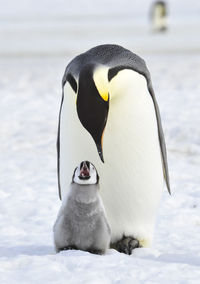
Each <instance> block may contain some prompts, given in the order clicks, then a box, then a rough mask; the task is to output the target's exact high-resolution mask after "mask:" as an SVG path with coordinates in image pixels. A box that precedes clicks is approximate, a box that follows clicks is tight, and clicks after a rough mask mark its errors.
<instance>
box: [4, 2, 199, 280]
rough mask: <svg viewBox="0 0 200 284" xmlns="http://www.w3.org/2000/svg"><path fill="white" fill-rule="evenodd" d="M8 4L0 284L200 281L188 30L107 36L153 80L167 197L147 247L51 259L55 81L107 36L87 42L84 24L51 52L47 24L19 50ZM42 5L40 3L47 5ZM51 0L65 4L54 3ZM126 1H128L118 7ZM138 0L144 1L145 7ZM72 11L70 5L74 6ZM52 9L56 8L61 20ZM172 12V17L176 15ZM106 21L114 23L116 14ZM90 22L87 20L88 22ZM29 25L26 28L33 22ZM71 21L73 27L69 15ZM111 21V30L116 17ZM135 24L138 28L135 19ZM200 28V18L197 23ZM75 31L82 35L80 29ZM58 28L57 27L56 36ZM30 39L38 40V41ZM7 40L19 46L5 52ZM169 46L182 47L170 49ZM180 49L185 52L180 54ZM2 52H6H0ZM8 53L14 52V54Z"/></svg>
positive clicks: (194, 68) (195, 101) (194, 95)
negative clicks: (136, 57) (71, 62)
mask: <svg viewBox="0 0 200 284" xmlns="http://www.w3.org/2000/svg"><path fill="white" fill-rule="evenodd" d="M3 2H4V3H3ZM9 2H10V3H11V4H13V3H14V1H3V0H0V3H1V4H2V3H3V4H5V6H3V7H4V10H5V11H4V12H5V13H4V15H6V16H5V17H3V16H4V15H3V14H2V9H1V11H0V18H1V19H4V20H5V19H6V20H5V21H2V23H3V24H4V25H5V27H3V26H2V25H1V27H0V35H1V45H0V65H1V68H0V121H1V124H0V133H1V135H0V173H1V179H0V283H1V284H18V283H20V284H29V283H34V284H40V283H59V284H62V283H69V284H71V283H75V284H77V283H89V284H90V283H91V284H96V283H97V284H98V283H99V284H100V283H101V284H102V283H103V284H104V283H105V284H107V283H109V284H111V283H112V284H127V283H153V284H155V283H159V284H160V283H162V284H168V283H181V284H182V283H185V284H186V283H189V284H190V283H192V284H193V283H199V279H200V171H199V168H200V127H199V125H200V100H199V95H200V78H199V76H200V75H199V74H200V53H199V52H198V49H199V47H200V41H199V37H197V36H196V34H195V32H194V30H193V35H192V34H190V31H188V30H187V29H186V31H187V35H190V37H189V38H190V39H191V38H192V39H193V40H194V41H193V42H192V43H191V42H190V43H188V37H185V36H184V34H183V31H184V28H183V26H182V24H180V23H183V22H181V21H182V20H181V21H178V19H180V17H177V18H176V19H177V21H174V22H173V24H174V25H175V23H178V25H177V26H179V27H180V29H179V30H176V32H177V38H176V36H175V34H174V35H173V31H171V32H170V31H169V33H167V34H166V35H152V34H151V35H150V34H149V35H147V33H148V31H147V30H146V31H145V30H144V27H141V26H140V27H141V30H142V29H143V32H144V33H143V35H142V36H141V35H138V34H137V30H136V29H135V30H133V33H131V29H130V28H129V31H127V32H126V33H124V32H123V29H122V28H121V30H118V33H115V34H113V30H112V36H113V37H112V42H115V43H119V44H122V45H124V46H125V47H128V48H131V49H132V51H137V52H138V53H139V54H140V55H142V57H143V58H144V59H145V60H146V62H147V64H148V67H149V69H150V71H151V74H152V80H153V85H154V88H155V92H156V96H157V100H158V103H159V106H160V110H161V115H162V120H163V128H164V132H165V135H166V143H167V148H168V157H169V170H170V177H171V188H172V196H169V195H168V193H167V190H166V189H165V190H164V191H163V198H162V201H161V204H160V210H159V212H158V219H157V225H156V229H155V240H154V244H153V247H152V248H151V249H136V250H135V251H134V253H133V254H132V255H131V256H127V255H124V254H120V253H118V252H116V251H114V250H109V251H108V252H107V254H106V255H104V256H96V255H91V254H89V253H87V252H81V251H66V252H62V253H60V254H55V252H54V248H53V239H52V227H53V223H54V221H55V219H56V215H57V212H58V209H59V207H60V201H59V199H58V194H57V176H56V135H57V123H58V111H59V105H60V99H61V78H62V75H63V72H64V69H65V66H66V64H67V63H68V61H69V60H70V59H71V58H72V56H74V55H75V54H76V52H77V51H78V50H79V49H80V50H81V51H84V49H85V48H86V47H91V46H92V45H94V44H97V43H99V41H106V42H109V41H108V40H109V36H108V32H109V29H108V31H107V33H105V38H103V37H102V32H101V31H99V32H98V36H99V38H98V39H96V37H95V36H94V34H93V36H92V38H90V37H89V36H88V38H85V37H84V35H85V34H86V31H87V29H88V27H89V25H88V24H87V23H86V26H87V28H86V30H85V34H84V33H83V35H81V34H76V36H74V34H73V37H70V40H68V42H67V43H66V42H65V40H63V41H60V39H61V38H62V36H60V35H59V34H58V35H57V36H58V37H59V41H58V42H57V44H58V47H56V46H57V45H56V41H55V42H54V43H55V44H54V46H53V47H52V46H51V45H49V44H50V43H51V42H52V41H54V39H53V33H52V32H50V33H49V35H48V36H47V34H46V32H47V30H46V26H45V33H44V35H45V37H46V38H47V39H49V41H48V42H43V41H42V38H43V35H41V33H38V34H37V33H35V34H34V33H33V34H32V36H30V35H29V37H28V38H26V42H25V43H22V41H21V38H20V37H19V39H20V40H19V41H18V40H17V35H15V37H14V38H13V37H12V34H11V33H9V32H8V29H9V28H10V30H12V27H13V25H14V26H15V24H16V22H17V20H16V19H15V22H14V24H13V22H9V17H11V16H12V9H11V8H12V7H13V6H12V5H11V4H10V6H9V5H8V3H9ZM19 2H20V3H22V2H23V3H27V2H28V3H29V4H30V3H32V6H31V7H32V9H31V11H33V13H35V12H37V11H41V10H42V9H43V10H42V11H43V12H44V10H45V8H44V5H43V6H41V7H42V8H41V10H40V9H39V7H36V6H34V4H33V3H35V2H34V1H31V0H29V1H22V0H20V1H19ZM40 2H41V3H43V4H44V3H46V4H48V3H47V2H48V1H44V0H43V1H40ZM58 2H59V3H61V2H62V3H63V1H62V0H60V1H58ZM89 2H90V1H86V3H89ZM91 2H93V1H91ZM112 2H113V1H112ZM127 2H128V0H126V1H125V2H124V3H127ZM129 2H130V1H129ZM136 2H138V1H136ZM139 2H141V3H148V4H149V3H150V1H145V0H142V1H139ZM139 2H138V3H139ZM168 2H170V3H175V4H172V8H173V7H174V8H177V7H178V4H177V3H178V2H179V3H180V1H177V0H176V1H168ZM50 3H52V1H50ZM79 3H80V2H79ZM95 3H96V5H97V4H98V3H99V2H98V1H97V0H96V1H95ZM182 3H185V4H184V5H185V6H184V5H183V8H182V10H181V11H182V12H181V13H182V14H181V16H182V18H184V17H183V16H184V15H186V14H184V13H185V12H186V11H187V9H186V8H187V5H186V3H187V1H182ZM190 3H191V5H189V6H188V7H189V8H188V11H193V12H194V11H196V13H198V12H199V11H200V10H199V4H198V3H197V1H196V4H197V7H196V9H194V7H193V10H192V8H191V7H192V3H195V1H193V0H192V1H190ZM6 5H7V6H6ZM41 5H42V4H41ZM88 5H89V4H88ZM173 5H174V6H173ZM11 6H12V7H11ZM15 6H16V7H15V9H16V10H17V12H19V11H21V12H23V13H24V14H23V17H24V15H25V14H26V13H27V11H28V8H27V7H26V5H25V8H26V9H25V8H24V10H23V9H22V10H20V8H19V7H17V5H15ZM34 7H35V10H34V9H33V8H34ZM73 7H75V4H72V8H73ZM109 7H110V6H109ZM114 7H115V6H114ZM36 8H37V9H36ZM50 8H51V5H50ZM172 8H171V9H172ZM6 9H7V10H6ZM73 9H75V8H73ZM81 9H83V7H82V6H81V7H79V14H80V12H81ZM88 9H89V8H88ZM92 9H93V10H94V9H95V8H94V6H92V7H90V9H89V10H88V13H89V14H90V16H91V14H92V12H93V10H92ZM101 9H102V10H101ZM120 9H122V6H121V7H118V10H117V8H116V7H115V9H114V12H115V13H114V14H117V12H119V11H120ZM145 9H146V10H147V8H145ZM36 10H37V11H36ZM52 10H53V8H52ZM97 10H98V12H99V11H100V12H102V11H105V7H104V8H102V7H101V8H100V6H98V9H97ZM60 11H62V9H60V10H59V13H60ZM73 11H74V10H73ZM106 11H107V10H106ZM141 11H142V9H139V13H142V12H141ZM29 12H30V11H29ZM56 12H57V13H58V11H56ZM76 12H77V11H76ZM100 12H99V13H100ZM172 12H173V9H172ZM69 13H70V11H69ZM107 13H108V14H109V12H107ZM13 14H14V12H13ZM100 14H101V13H100ZM177 14H178V13H175V12H174V14H173V13H172V15H175V16H176V15H177ZM2 15H3V16H2ZM14 15H15V14H14ZM41 15H42V14H41ZM193 16H194V17H193ZM41 17H42V16H41ZM113 17H115V20H116V16H115V15H114V16H113ZM72 18H73V17H72ZM51 19H52V18H51ZM98 19H99V17H98ZM129 19H130V18H129ZM29 20H30V19H29ZM90 20H91V18H89V20H88V21H90ZM107 20H108V19H107ZM23 21H24V20H23ZM124 21H125V25H126V26H128V22H127V21H128V20H127V19H126V20H125V18H124ZM33 22H34V23H33V26H32V27H33V29H34V28H35V27H36V22H37V21H36V22H35V21H33ZM50 22H51V20H50ZM72 22H73V23H74V18H73V19H72ZM116 22H117V23H119V22H118V21H117V20H116ZM187 22H188V23H189V22H190V25H191V26H196V24H195V23H196V20H195V13H193V14H192V16H191V21H189V19H188V18H187V19H186V23H187ZM197 22H198V21H197ZM23 23H24V22H23ZM23 23H21V24H20V25H21V26H20V28H19V30H18V32H19V33H18V35H20V34H21V32H22V28H24V29H27V32H26V33H25V35H27V34H28V27H27V26H26V25H25V24H23ZM30 23H31V21H28V24H29V28H30V27H31V26H30ZM92 23H93V24H94V23H95V24H96V27H98V22H95V20H94V19H93V18H92ZM121 23H123V17H122V19H121ZM137 23H138V25H140V22H139V20H138V22H137ZM199 23H200V21H199V22H198V25H199ZM54 24H55V22H54ZM9 25H10V26H9ZM77 25H79V28H80V27H81V25H82V22H79V24H78V23H77ZM72 26H73V25H72ZM104 26H106V25H105V23H104ZM40 27H41V25H40ZM43 27H44V26H43ZM198 27H200V25H199V26H198ZM59 29H60V26H59V27H58V28H57V31H58V30H59ZM196 29H197V28H196ZM38 30H40V28H38ZM69 30H70V29H69ZM77 30H78V28H77ZM50 31H52V30H51V28H50ZM180 31H181V32H180ZM145 33H146V36H145ZM62 34H63V31H62ZM110 34H111V33H110ZM54 35H56V32H55V33H54ZM172 35H173V36H172ZM2 36H3V39H4V40H3V41H2ZM34 36H35V38H34ZM134 38H136V47H134V46H135V45H134ZM34 39H37V40H38V39H41V41H39V42H36V43H37V44H36V43H34ZM99 39H100V40H99ZM171 39H176V41H175V43H174V42H171ZM180 39H181V42H180V41H179V40H180ZM6 40H8V41H7V42H6ZM29 40H30V42H29ZM31 40H32V41H31ZM15 41H16V42H15ZM14 42H15V43H16V46H15V47H17V48H18V49H16V48H15V47H14V46H13V44H14ZM156 42H157V43H158V44H156ZM40 43H41V45H40ZM62 43H63V44H65V47H67V46H68V49H65V47H63V46H62ZM165 43H166V45H165ZM176 43H177V44H179V43H180V45H179V46H178V47H179V48H178V49H177V46H176ZM34 44H35V45H34ZM166 46H167V47H170V48H166ZM180 46H181V48H180ZM184 46H185V47H186V49H184V48H182V47H184ZM140 47H141V51H140ZM142 47H143V48H142ZM56 48H57V49H56ZM156 48H157V49H156ZM5 50H8V51H9V52H7V53H5ZM16 50H17V52H14V51H16ZM62 50H63V52H61V53H62V54H66V56H60V57H59V56H58V55H59V53H60V51H62ZM152 51H153V52H152ZM157 51H158V52H157ZM192 51H195V54H194V53H192ZM39 54H40V55H41V54H43V55H46V56H39ZM48 54H49V56H47V55H48ZM3 55H4V57H3ZM5 55H6V56H5ZM30 55H34V57H33V56H30ZM52 55H54V56H52Z"/></svg>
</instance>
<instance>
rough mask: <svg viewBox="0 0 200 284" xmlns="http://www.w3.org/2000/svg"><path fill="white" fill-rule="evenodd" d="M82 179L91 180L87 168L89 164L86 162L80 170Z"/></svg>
mask: <svg viewBox="0 0 200 284" xmlns="http://www.w3.org/2000/svg"><path fill="white" fill-rule="evenodd" d="M79 178H80V179H89V178H90V170H89V168H88V167H87V164H86V163H85V162H84V163H83V165H82V168H81V169H80V175H79Z"/></svg>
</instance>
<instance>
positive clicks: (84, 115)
mask: <svg viewBox="0 0 200 284" xmlns="http://www.w3.org/2000/svg"><path fill="white" fill-rule="evenodd" d="M93 68H94V66H93V65H87V66H85V68H83V69H82V71H81V73H80V78H79V89H78V96H77V101H76V107H77V113H78V117H79V120H80V122H81V123H82V125H83V127H84V128H85V129H86V130H87V131H88V132H89V133H90V134H91V136H92V138H93V139H94V142H95V144H96V147H97V151H98V154H99V157H100V159H101V161H102V162H104V158H103V132H104V129H105V127H106V122H107V117H108V110H109V95H108V97H107V99H106V100H105V99H103V98H102V96H101V95H100V93H99V91H98V90H97V88H96V85H95V82H94V80H93Z"/></svg>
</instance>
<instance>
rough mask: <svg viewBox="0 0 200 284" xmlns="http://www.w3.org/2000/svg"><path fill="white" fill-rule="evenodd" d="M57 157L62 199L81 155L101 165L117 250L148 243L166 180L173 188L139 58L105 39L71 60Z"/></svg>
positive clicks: (156, 114)
mask: <svg viewBox="0 0 200 284" xmlns="http://www.w3.org/2000/svg"><path fill="white" fill-rule="evenodd" d="M57 156H58V159H57V161H58V187H59V196H60V198H62V196H65V194H66V191H67V190H68V184H69V182H70V179H71V177H70V174H69V173H70V172H71V171H72V170H73V168H74V167H75V165H77V164H78V161H80V160H89V161H91V162H92V163H93V164H94V165H95V166H96V167H97V168H98V172H99V174H100V176H101V192H100V194H101V197H102V200H103V203H104V206H105V210H106V213H107V218H108V223H109V225H110V227H111V232H112V233H111V247H112V248H115V249H117V250H118V251H120V252H124V253H127V254H131V252H132V250H133V249H134V248H136V247H141V246H143V247H147V246H150V245H151V242H152V238H153V231H154V225H155V219H156V213H157V209H158V206H159V202H160V197H161V193H162V189H163V186H164V179H165V181H166V185H167V188H168V191H169V193H170V183H169V174H168V164H167V154H166V145H165V139H164V135H163V129H162V125H161V118H160V112H159V108H158V104H157V101H156V97H155V94H154V90H153V87H152V82H151V77H150V73H149V71H148V69H147V66H146V64H145V61H144V60H143V59H142V58H141V57H139V56H138V55H136V54H134V53H132V52H131V51H129V50H127V49H125V48H123V47H121V46H119V45H113V44H105V45H99V46H96V47H94V48H92V49H90V50H88V51H87V52H85V53H82V54H80V55H78V56H77V57H75V58H74V59H73V60H72V61H71V62H70V63H69V64H68V65H67V67H66V70H65V73H64V76H63V80H62V100H61V106H60V113H59V125H58V139H57Z"/></svg>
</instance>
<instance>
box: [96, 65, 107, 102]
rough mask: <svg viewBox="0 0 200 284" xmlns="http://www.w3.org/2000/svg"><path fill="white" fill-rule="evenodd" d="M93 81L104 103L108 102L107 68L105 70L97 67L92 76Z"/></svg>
mask: <svg viewBox="0 0 200 284" xmlns="http://www.w3.org/2000/svg"><path fill="white" fill-rule="evenodd" d="M93 80H94V83H95V86H96V88H97V90H98V92H99V95H100V96H101V97H102V99H103V100H104V101H108V99H109V94H108V93H109V91H108V85H109V82H108V68H105V67H103V66H100V67H97V68H96V69H95V71H94V74H93Z"/></svg>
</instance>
